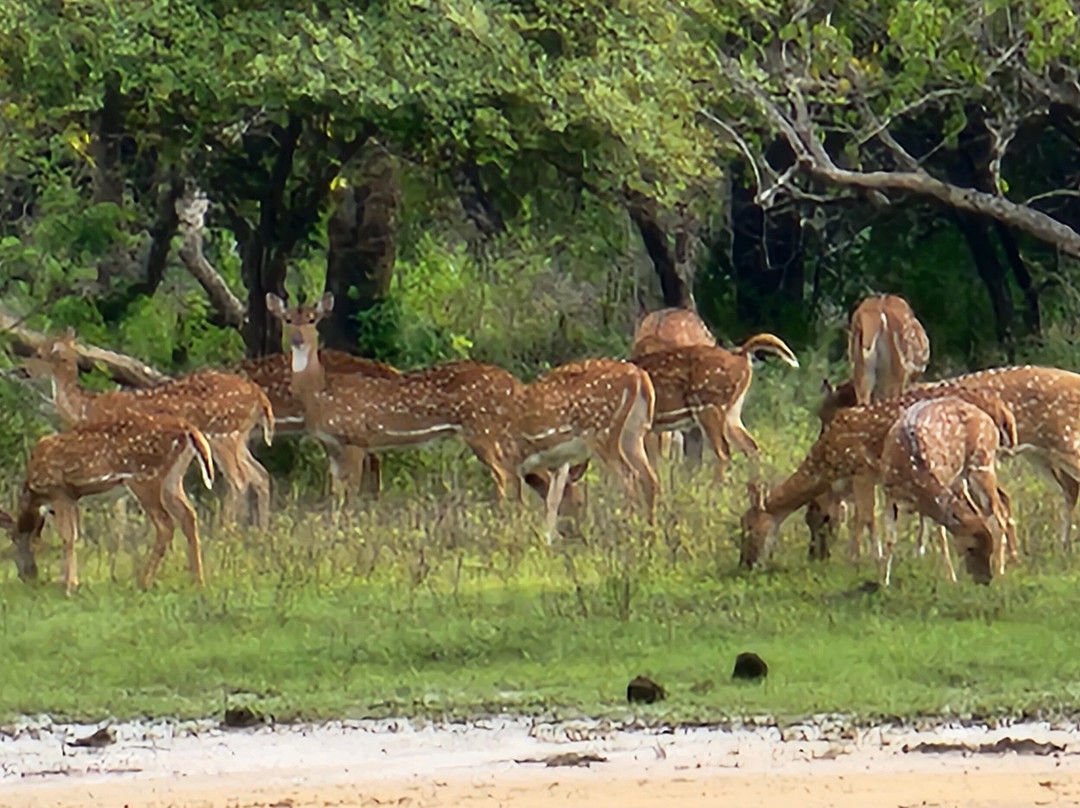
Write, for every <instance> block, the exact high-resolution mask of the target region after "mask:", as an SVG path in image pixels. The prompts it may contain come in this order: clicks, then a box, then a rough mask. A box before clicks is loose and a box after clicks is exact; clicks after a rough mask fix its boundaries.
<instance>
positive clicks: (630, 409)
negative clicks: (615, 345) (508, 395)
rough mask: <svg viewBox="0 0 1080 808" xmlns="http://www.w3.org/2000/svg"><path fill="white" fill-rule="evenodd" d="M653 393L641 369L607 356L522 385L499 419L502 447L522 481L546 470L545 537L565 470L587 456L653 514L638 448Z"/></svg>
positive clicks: (648, 468) (644, 457)
mask: <svg viewBox="0 0 1080 808" xmlns="http://www.w3.org/2000/svg"><path fill="white" fill-rule="evenodd" d="M655 401H656V395H655V392H654V390H653V385H652V382H651V381H650V379H649V375H648V374H647V373H645V372H644V371H642V370H641V369H640V368H638V367H637V366H635V365H633V364H631V363H629V362H621V361H618V360H615V359H586V360H582V361H578V362H572V363H569V364H566V365H561V366H559V367H557V368H555V369H554V370H551V371H550V372H548V373H546V374H545V375H543V376H541V377H540V378H539V379H537V380H536V381H534V382H533V383H532V384H529V385H525V386H524V387H523V388H522V390H521V391H520V393H519V395H518V396H517V398H516V400H515V402H514V407H513V408H512V415H511V417H510V419H509V421H508V422H507V440H506V445H507V450H506V455H507V456H508V457H510V458H512V460H513V467H514V468H515V469H516V471H517V473H518V474H519V475H521V476H522V477H524V478H525V479H526V480H527V481H529V480H530V475H531V474H534V473H536V472H538V471H541V470H551V471H553V472H554V475H553V476H554V479H553V481H552V482H551V484H550V485H548V486H546V489H545V490H546V493H547V517H546V522H547V527H548V530H547V536H548V540H549V541H550V540H551V538H552V537H553V535H554V527H555V518H556V508H557V507H558V505H559V504H560V501H561V499H562V496H563V491H564V486H565V484H566V482H567V481H568V480H571V479H572V478H571V470H572V469H574V468H577V469H582V470H583V468H584V463H585V462H586V461H587V460H588V459H589V458H590V457H596V458H597V459H598V460H599V461H600V462H601V463H602V464H603V465H604V466H606V467H607V468H608V469H610V470H611V471H613V472H614V473H615V474H616V476H618V477H619V479H621V480H622V482H623V484H624V485H625V486H626V488H627V489H628V491H629V493H630V494H631V496H635V495H637V496H640V497H641V498H643V499H644V500H645V503H646V506H647V508H648V514H649V520H650V522H652V521H654V520H655V517H656V495H657V488H658V485H659V484H658V481H657V477H656V471H655V470H654V469H653V467H652V464H651V463H650V462H649V457H648V454H647V452H646V450H645V436H646V435H647V434H648V433H649V430H650V428H651V427H652V421H653V411H654V407H655ZM530 484H531V483H530ZM533 487H537V486H535V485H534V486H533ZM538 490H540V489H539V488H538Z"/></svg>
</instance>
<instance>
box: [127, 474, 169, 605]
mask: <svg viewBox="0 0 1080 808" xmlns="http://www.w3.org/2000/svg"><path fill="white" fill-rule="evenodd" d="M163 486H164V481H163V480H161V479H157V480H146V481H140V482H138V483H135V484H129V486H128V487H129V488H130V489H131V493H133V494H134V495H135V498H136V499H137V500H139V504H140V505H141V506H142V509H143V512H144V513H145V514H146V517H147V519H149V520H150V521H151V522H152V523H153V525H154V530H155V531H156V533H157V537H156V538H155V540H154V546H153V547H152V548H151V549H150V556H149V558H148V559H147V561H146V567H145V569H144V570H143V574H142V576H141V577H140V579H139V586H140V587H141V588H143V589H147V588H149V586H150V583H151V582H152V581H153V580H154V577H155V575H156V574H157V570H158V565H160V564H161V559H162V558H164V557H165V551H166V550H168V549H169V545H170V544H171V543H172V537H173V532H174V531H175V530H176V523H175V522H173V519H172V516H171V515H170V514H169V511H168V509H167V508H166V507H165V502H164V496H163Z"/></svg>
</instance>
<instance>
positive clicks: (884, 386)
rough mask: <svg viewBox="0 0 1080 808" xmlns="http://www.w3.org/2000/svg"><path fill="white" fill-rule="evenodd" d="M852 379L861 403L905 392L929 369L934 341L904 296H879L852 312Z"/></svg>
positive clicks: (849, 346)
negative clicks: (927, 367) (928, 364)
mask: <svg viewBox="0 0 1080 808" xmlns="http://www.w3.org/2000/svg"><path fill="white" fill-rule="evenodd" d="M848 361H849V362H850V363H851V379H852V383H853V385H854V391H855V397H856V400H857V401H858V403H859V404H869V403H870V402H871V401H878V400H880V399H882V398H891V397H893V396H898V395H900V394H901V393H902V392H904V391H905V390H906V389H907V388H908V386H909V385H910V384H911V382H912V381H913V380H915V379H916V378H918V377H919V376H921V375H922V374H923V372H924V371H925V370H926V365H927V363H929V361H930V340H929V339H928V338H927V336H926V331H925V330H924V329H923V327H922V323H920V322H919V320H918V318H917V317H915V312H913V311H912V310H911V306H910V305H909V304H908V302H907V301H906V300H904V298H902V297H898V296H896V295H875V296H874V297H868V298H866V299H865V300H863V301H862V302H861V303H860V304H859V305H858V307H856V309H855V311H854V312H853V313H852V315H851V332H850V335H849V338H848Z"/></svg>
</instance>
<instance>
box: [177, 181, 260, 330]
mask: <svg viewBox="0 0 1080 808" xmlns="http://www.w3.org/2000/svg"><path fill="white" fill-rule="evenodd" d="M209 208H210V201H209V200H208V199H207V198H206V194H204V193H203V192H202V191H199V190H198V189H196V188H189V189H188V190H187V192H186V193H185V194H184V195H183V196H182V197H180V198H179V199H177V200H176V215H177V216H178V217H179V219H180V233H181V235H182V236H183V238H184V243H183V245H182V246H181V247H180V260H181V261H183V262H184V266H186V267H187V269H188V272H190V273H191V274H192V276H193V277H194V278H195V280H197V281H198V282H199V284H200V285H201V286H202V288H203V289H204V290H205V291H206V296H207V297H208V298H210V303H211V305H213V307H214V309H215V310H216V311H217V313H218V315H219V316H220V318H221V322H222V324H223V325H226V326H231V327H233V328H240V327H241V326H243V324H244V321H245V319H246V318H247V307H246V306H245V305H244V304H243V302H242V301H241V300H240V298H238V297H237V296H236V295H234V294H233V293H232V290H231V289H229V285H228V284H227V283H226V282H225V279H224V278H223V277H221V274H220V273H219V272H218V271H217V270H216V269H214V267H213V266H212V265H211V264H210V262H209V261H207V260H206V256H205V255H203V223H204V221H205V218H206V211H207V210H209Z"/></svg>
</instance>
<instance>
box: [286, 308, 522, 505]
mask: <svg viewBox="0 0 1080 808" xmlns="http://www.w3.org/2000/svg"><path fill="white" fill-rule="evenodd" d="M266 306H267V309H268V310H269V311H270V313H271V314H273V315H274V316H276V317H278V318H280V319H281V321H282V322H283V323H284V325H285V337H286V339H287V340H288V342H289V346H290V350H291V355H292V379H291V382H290V390H291V391H292V393H293V395H295V396H296V397H297V398H298V399H299V401H300V402H301V405H302V406H303V410H304V422H305V424H306V426H307V428H308V430H310V431H311V432H312V433H313V434H315V436H316V437H318V438H319V439H320V440H322V441H323V442H324V443H326V444H329V445H333V446H337V447H340V448H341V449H342V450H344V448H345V447H353V448H354V449H357V450H360V451H364V452H370V451H375V450H380V449H396V448H405V447H417V446H422V445H424V444H426V443H430V442H431V441H435V440H439V439H441V438H446V437H450V436H453V435H460V436H461V437H462V439H463V440H464V441H465V443H466V444H467V445H468V446H469V448H470V449H472V451H473V453H474V454H475V455H476V456H477V458H478V459H479V460H480V462H481V463H483V464H484V465H486V466H487V467H488V468H489V469H490V471H491V474H492V477H493V478H494V480H495V492H496V497H497V498H498V499H499V500H502V499H503V498H504V497H505V496H506V491H507V487H508V486H510V485H516V484H517V477H516V475H515V474H514V473H513V471H512V467H511V466H510V465H509V464H508V463H507V462H506V460H505V458H504V455H503V442H504V441H503V439H504V437H505V425H506V423H507V421H508V419H509V417H510V411H511V408H512V407H513V406H514V404H515V401H516V398H517V396H518V394H519V391H520V389H521V386H522V385H521V383H520V382H518V380H517V379H515V378H514V377H513V375H511V374H510V373H508V372H507V371H505V370H503V369H502V368H498V367H495V366H494V365H485V364H481V363H479V362H472V361H461V362H450V363H447V364H445V365H439V366H437V367H432V368H426V369H424V370H418V371H414V372H410V373H402V374H400V375H397V376H387V377H378V376H359V375H355V374H347V375H346V374H333V373H327V371H326V368H324V367H323V365H322V363H321V361H320V356H319V351H318V344H319V334H318V330H317V325H318V323H319V321H320V320H322V319H323V317H325V316H326V315H327V314H329V313H330V311H331V310H332V309H333V306H334V296H333V295H332V294H331V293H329V292H327V293H326V294H325V295H323V297H322V299H320V300H319V301H318V302H317V303H316V304H315V305H314V306H308V305H300V306H296V307H294V308H291V309H289V308H286V306H285V303H284V301H282V300H281V298H279V297H278V296H277V295H274V294H272V293H271V294H267V296H266Z"/></svg>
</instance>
